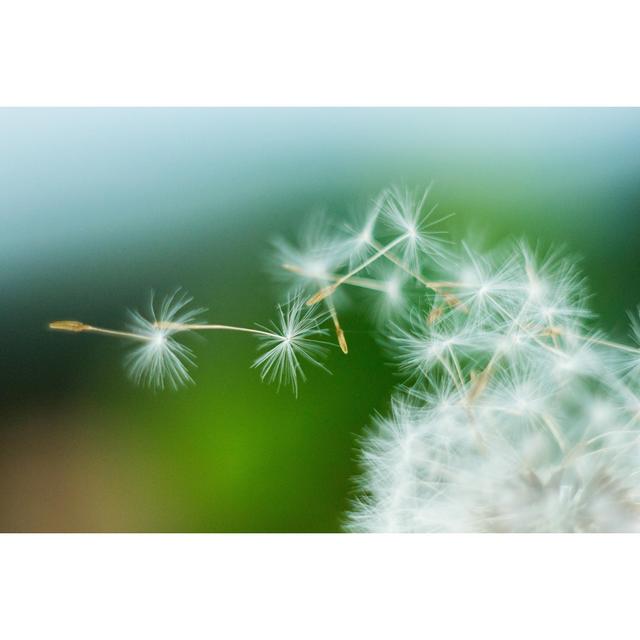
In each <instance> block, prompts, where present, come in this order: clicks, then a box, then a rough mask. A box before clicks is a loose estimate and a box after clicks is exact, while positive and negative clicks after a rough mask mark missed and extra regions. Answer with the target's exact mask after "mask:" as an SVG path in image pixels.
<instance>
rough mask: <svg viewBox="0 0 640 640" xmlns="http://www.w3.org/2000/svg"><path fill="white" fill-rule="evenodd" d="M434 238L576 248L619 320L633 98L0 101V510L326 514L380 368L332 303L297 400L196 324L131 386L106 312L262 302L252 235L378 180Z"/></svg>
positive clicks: (635, 159)
mask: <svg viewBox="0 0 640 640" xmlns="http://www.w3.org/2000/svg"><path fill="white" fill-rule="evenodd" d="M432 181H433V182H434V187H433V191H432V194H433V195H432V201H433V202H438V203H439V211H440V212H441V213H443V214H446V213H450V212H454V213H455V214H456V215H455V217H453V218H452V219H450V220H448V221H447V222H446V227H447V228H448V229H449V230H450V231H451V233H452V234H453V236H454V237H460V236H463V235H469V234H471V235H474V234H481V235H482V236H484V237H485V238H486V239H487V241H488V242H489V243H491V242H497V241H499V240H500V239H502V238H505V237H510V236H517V237H526V238H528V239H529V240H531V241H532V242H538V241H539V242H541V243H542V244H544V245H548V244H553V243H559V244H564V245H566V246H567V248H568V249H569V250H570V251H571V252H572V253H575V254H577V255H579V256H581V258H582V262H581V264H582V267H583V270H584V271H585V273H586V275H587V276H588V278H589V281H590V285H591V290H592V292H593V299H592V305H593V308H594V309H595V310H596V311H597V312H598V314H599V316H600V322H601V324H602V326H603V328H605V329H606V330H608V331H610V332H611V333H612V334H613V335H615V336H616V337H617V338H620V339H625V336H626V332H627V320H626V316H625V312H626V311H627V310H631V309H634V308H635V307H636V305H637V303H638V302H639V301H640V285H639V284H638V283H639V282H640V253H639V247H640V110H638V109H568V108H567V109H2V110H0V223H1V233H0V291H1V292H2V312H1V313H0V351H1V354H2V355H1V363H2V367H0V377H1V380H0V383H1V386H0V389H1V392H0V393H1V396H2V401H1V404H0V440H1V441H0V483H1V485H0V486H1V499H0V529H1V530H4V531H335V530H339V529H340V525H341V521H342V517H343V513H344V510H345V509H346V507H347V505H348V500H349V499H350V497H351V496H352V494H353V482H352V478H353V476H354V474H355V473H356V471H357V465H356V463H355V462H354V460H355V455H356V438H357V435H358V434H361V433H362V430H363V428H364V427H365V425H366V424H367V422H368V420H369V416H370V415H371V414H372V413H373V412H374V411H375V410H379V411H385V409H386V407H387V406H388V399H389V392H390V390H391V389H392V387H393V385H394V383H395V382H397V378H395V377H394V375H393V372H392V369H391V368H390V367H389V366H387V364H386V361H387V358H386V356H385V354H384V353H382V352H381V351H380V349H379V348H378V346H377V343H376V341H375V339H374V337H373V336H372V333H371V331H370V329H371V327H370V326H369V323H368V322H367V318H366V313H364V312H363V311H362V310H360V309H358V308H357V306H355V307H352V308H351V310H349V311H348V313H347V315H346V316H345V317H344V318H343V319H342V320H343V324H344V325H345V327H346V329H347V334H348V337H349V339H350V346H351V352H350V354H349V356H348V357H346V358H345V357H344V356H342V355H341V354H339V353H337V352H336V353H334V354H333V355H332V357H331V359H330V362H329V367H330V368H331V369H332V371H333V375H331V376H328V375H326V374H324V373H322V372H320V371H317V372H316V371H314V372H311V374H310V376H309V382H308V383H307V384H306V385H304V386H303V388H302V390H301V394H300V397H299V398H298V399H295V398H294V397H293V395H291V394H290V393H288V392H287V391H286V390H281V391H280V392H279V393H277V392H276V389H275V388H273V387H269V386H267V385H264V384H262V383H261V382H260V380H259V378H258V376H257V373H256V372H255V371H254V370H251V369H250V368H249V366H250V364H251V362H252V359H253V357H254V354H255V346H256V345H255V342H253V341H252V340H251V339H250V338H248V337H247V336H242V335H230V334H226V335H215V336H213V335H210V336H207V341H206V342H203V343H202V344H200V345H198V347H197V351H198V363H199V368H198V370H197V371H196V372H195V378H196V380H197V384H196V385H195V386H193V387H190V388H187V389H183V390H181V391H179V392H175V393H174V392H166V393H163V394H154V393H152V392H150V391H147V390H144V389H138V388H135V387H133V386H131V384H130V383H129V381H128V380H127V379H126V377H125V375H124V374H123V371H122V353H123V351H122V346H121V345H120V344H118V343H117V341H115V342H114V341H111V340H108V339H101V338H99V337H96V336H74V335H64V334H53V333H51V332H50V331H48V330H47V329H46V326H47V323H48V322H49V321H50V320H54V319H59V318H76V319H80V320H83V321H86V322H90V323H94V324H100V325H102V326H113V327H119V326H121V325H122V323H123V320H124V317H125V309H126V308H128V307H134V308H135V307H138V308H139V307H143V306H144V304H145V303H146V302H147V300H148V292H149V290H150V289H151V288H153V289H155V290H157V291H159V292H167V291H170V290H172V289H174V288H175V287H176V286H183V287H185V288H186V289H187V290H188V291H190V292H191V293H192V294H193V295H194V297H195V298H196V301H197V302H198V303H199V304H202V305H204V306H207V307H208V308H209V309H210V311H209V312H208V314H207V318H208V319H209V320H214V321H220V322H226V323H233V324H244V325H251V324H252V323H254V322H266V321H267V320H268V319H269V318H271V317H272V316H273V307H274V304H275V303H276V302H279V301H281V300H282V298H283V291H282V290H281V289H280V288H279V287H278V285H277V284H274V283H273V281H272V280H273V279H272V277H271V275H270V274H269V259H270V257H271V253H272V247H271V245H270V240H271V239H272V238H274V237H277V236H283V235H284V236H288V237H289V238H295V237H296V235H297V234H298V232H299V229H300V227H301V226H302V225H303V224H304V221H305V220H306V219H307V218H308V217H309V215H314V212H318V211H319V210H322V209H326V210H327V211H328V212H330V213H331V215H332V216H333V217H334V218H335V219H338V220H339V219H340V218H341V217H345V218H346V217H347V216H349V215H350V214H351V213H352V212H353V211H357V210H359V209H362V208H363V207H366V206H367V203H368V202H369V200H370V198H372V197H373V196H374V195H375V194H376V192H377V191H379V189H381V188H382V187H384V186H387V185H389V184H392V183H398V182H401V183H406V184H408V185H415V186H426V185H427V184H429V183H430V182H432Z"/></svg>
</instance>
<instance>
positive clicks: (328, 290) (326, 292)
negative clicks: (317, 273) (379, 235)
mask: <svg viewBox="0 0 640 640" xmlns="http://www.w3.org/2000/svg"><path fill="white" fill-rule="evenodd" d="M407 237H408V234H404V235H402V236H400V237H399V238H396V239H395V240H394V241H393V242H390V243H389V244H388V245H386V246H384V247H382V248H380V249H379V250H378V251H376V253H374V254H373V255H372V256H370V257H369V258H367V259H366V260H365V261H364V262H362V263H361V264H360V265H359V266H357V267H355V269H352V270H351V271H349V273H347V274H345V275H344V276H341V277H340V278H338V279H337V280H336V281H335V282H334V283H333V284H330V285H329V286H328V287H324V288H323V289H320V291H318V292H317V293H315V294H314V295H313V296H311V297H310V298H309V299H308V300H307V305H308V306H310V307H311V306H313V305H314V304H317V303H318V302H320V301H322V300H324V299H325V298H327V297H329V296H330V295H333V293H334V291H335V290H336V289H337V288H338V287H339V286H341V285H342V284H344V283H345V282H346V281H347V280H349V279H350V278H352V277H353V276H355V275H356V274H358V273H360V271H362V270H363V269H366V268H367V267H368V266H369V265H370V264H371V263H372V262H375V261H376V260H378V258H380V257H381V256H383V255H385V253H387V251H390V250H391V249H393V247H395V246H396V245H397V244H400V242H402V241H403V240H406V239H407Z"/></svg>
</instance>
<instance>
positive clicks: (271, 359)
mask: <svg viewBox="0 0 640 640" xmlns="http://www.w3.org/2000/svg"><path fill="white" fill-rule="evenodd" d="M326 318H327V312H319V311H318V310H317V308H316V307H308V306H307V305H305V302H304V297H303V296H300V295H298V296H294V297H292V298H290V299H289V300H288V301H287V303H286V304H285V305H282V306H279V307H278V309H277V319H276V320H275V321H273V322H272V323H271V324H270V325H269V326H266V327H261V330H263V331H264V332H265V333H263V334H262V335H260V336H259V338H260V342H261V345H260V348H261V350H262V351H263V353H262V354H261V355H260V356H259V357H258V358H257V359H256V360H255V362H254V363H253V366H254V367H255V368H258V369H259V370H260V376H261V378H262V379H263V380H266V381H268V382H275V383H276V384H277V385H278V387H280V386H283V385H289V386H291V388H292V389H293V392H294V394H295V395H298V384H299V380H305V379H306V378H305V374H304V371H303V369H302V363H304V362H307V363H309V364H312V365H314V366H316V367H320V368H322V369H324V368H325V367H324V366H323V364H322V362H321V361H322V359H323V358H324V356H325V354H326V350H327V349H326V340H324V338H325V337H326V336H327V334H328V331H327V330H326V329H323V328H321V327H320V325H321V324H322V322H323V321H324V320H326ZM325 370H326V369H325Z"/></svg>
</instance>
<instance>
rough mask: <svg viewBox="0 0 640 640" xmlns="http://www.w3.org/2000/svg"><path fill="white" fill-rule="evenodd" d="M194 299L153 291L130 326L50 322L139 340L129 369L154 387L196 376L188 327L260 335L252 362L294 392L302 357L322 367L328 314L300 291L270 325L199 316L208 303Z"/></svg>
mask: <svg viewBox="0 0 640 640" xmlns="http://www.w3.org/2000/svg"><path fill="white" fill-rule="evenodd" d="M191 302H192V298H191V296H188V295H187V294H185V293H183V292H180V291H177V292H175V293H173V294H171V295H169V296H167V297H166V298H163V299H162V300H161V301H160V303H159V304H157V305H156V304H155V301H154V296H153V294H152V296H151V302H150V305H149V309H148V315H147V316H143V315H142V314H141V313H139V312H137V311H131V312H129V325H128V330H127V331H118V330H113V329H104V328H101V327H94V326H92V325H88V324H85V323H82V322H78V321H76V320H58V321H55V322H51V323H50V324H49V327H50V328H51V329H55V330H58V331H68V332H72V333H95V334H99V335H107V336H113V337H117V338H122V339H125V340H128V341H130V342H133V343H135V344H134V346H133V347H132V350H131V351H130V353H128V354H127V356H126V357H125V366H126V369H127V371H128V373H129V376H130V378H131V379H132V380H133V381H134V382H135V383H136V384H140V385H142V386H147V387H150V388H152V389H154V390H163V389H165V388H167V387H169V388H171V389H178V388H179V387H181V386H184V385H186V384H189V383H191V382H193V380H192V378H191V375H190V373H189V368H190V367H194V366H195V355H194V353H193V351H192V350H191V349H190V348H189V347H187V346H185V345H184V344H182V343H181V342H179V341H178V340H177V336H178V335H179V334H185V333H188V332H202V331H232V332H240V333H248V334H252V335H254V336H257V337H258V338H260V340H261V341H262V345H261V348H264V347H265V346H266V348H267V349H268V350H267V351H266V353H264V354H263V355H262V356H260V357H259V358H258V359H257V360H256V362H255V363H254V365H253V366H255V367H258V368H260V369H261V377H262V378H263V379H264V380H268V381H274V382H277V384H278V386H281V385H287V384H289V385H291V387H292V388H293V391H294V393H295V394H296V395H297V394H298V380H299V379H304V372H303V370H302V364H303V362H306V363H310V364H313V365H316V366H320V367H321V368H324V367H323V366H322V365H321V364H320V361H319V359H321V358H322V357H323V355H324V353H325V351H326V349H325V342H324V341H323V340H319V337H321V336H325V335H326V333H327V331H326V329H322V328H320V327H319V323H321V322H322V321H323V320H324V319H325V318H326V316H325V315H324V314H319V313H318V312H317V311H316V310H312V309H308V308H306V307H304V304H303V303H302V302H300V298H299V297H298V298H291V299H290V301H289V302H288V303H287V304H286V305H285V306H284V307H278V310H277V313H278V319H277V321H276V322H273V323H272V327H271V328H267V327H263V328H250V327H237V326H232V325H225V324H207V323H204V322H203V321H202V320H201V319H200V317H201V315H202V313H203V312H204V309H201V308H199V309H190V308H189V305H190V304H191ZM327 315H328V314H327Z"/></svg>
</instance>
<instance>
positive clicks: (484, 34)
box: [0, 0, 640, 106]
mask: <svg viewBox="0 0 640 640" xmlns="http://www.w3.org/2000/svg"><path fill="white" fill-rule="evenodd" d="M1 6H2V8H1V9H0V65H1V71H2V73H1V77H0V80H1V81H0V104H5V105H231V106H236V105H443V106H449V105H626V106H629V105H638V104H640V83H638V82H637V75H638V68H637V64H638V60H639V59H640V38H638V24H639V20H638V11H639V9H638V3H637V2H635V1H630V0H609V2H606V3H603V2H594V1H592V0H580V1H574V0H571V1H567V0H536V1H535V2H534V1H530V0H526V1H522V0H520V1H514V0H483V1H482V2H479V1H477V0H446V1H444V0H443V1H438V2H433V1H426V0H422V1H418V0H395V1H394V2H381V1H379V0H366V1H363V0H351V1H349V0H322V1H321V2H320V1H317V2H300V1H299V0H270V1H269V2H264V1H258V0H251V1H247V0H235V1H233V2H230V1H229V2H216V1H213V0H181V1H180V2H178V1H173V2H170V1H166V0H164V1H163V0H102V1H93V2H90V1H87V0H57V1H56V2H51V1H50V0H9V1H7V0H5V2H3V3H2V5H1Z"/></svg>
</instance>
